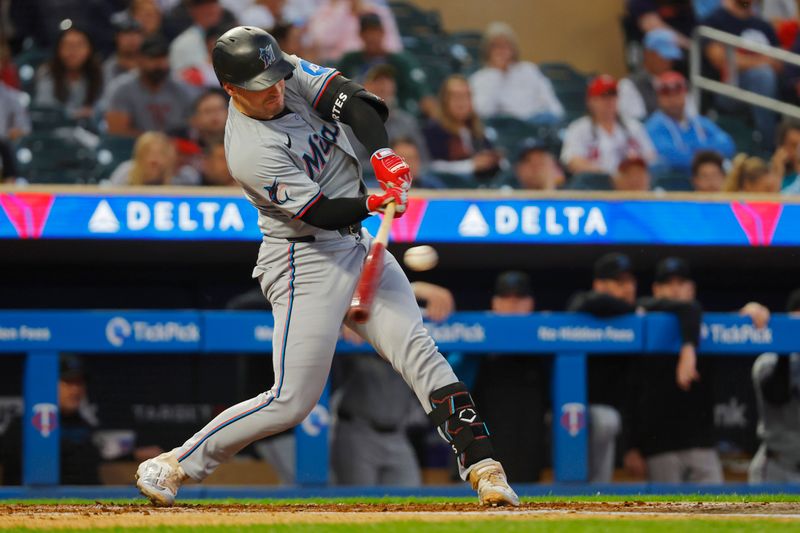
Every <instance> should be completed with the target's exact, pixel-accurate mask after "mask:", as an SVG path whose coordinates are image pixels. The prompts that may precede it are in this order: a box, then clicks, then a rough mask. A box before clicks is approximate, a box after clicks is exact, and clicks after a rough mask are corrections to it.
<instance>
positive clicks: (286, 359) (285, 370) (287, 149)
mask: <svg viewBox="0 0 800 533" xmlns="http://www.w3.org/2000/svg"><path fill="white" fill-rule="evenodd" d="M290 59H291V61H292V62H293V63H294V64H295V69H294V72H293V76H292V77H291V78H290V79H289V80H287V81H286V90H285V102H286V107H287V108H288V109H289V110H290V111H291V112H290V113H288V114H286V115H284V116H281V117H279V118H277V119H274V120H268V121H259V120H255V119H252V118H250V117H247V116H245V115H244V114H242V113H240V112H239V111H238V110H237V109H236V108H235V106H232V107H231V108H230V113H229V115H228V123H227V126H226V135H225V152H226V155H227V157H228V165H229V167H230V169H231V173H232V174H233V176H234V178H236V180H237V181H238V182H239V183H240V184H241V185H242V187H243V189H244V192H245V195H246V196H247V198H248V199H249V200H250V202H251V203H252V204H253V206H255V208H256V209H258V213H259V225H260V227H261V231H262V233H263V234H264V238H263V241H262V244H261V249H260V252H259V258H258V264H257V266H256V269H255V272H254V276H255V277H257V278H258V280H259V282H260V284H261V288H262V290H263V292H264V295H265V296H266V298H267V300H269V302H270V304H271V305H272V313H273V316H274V317H275V328H274V336H273V339H272V353H273V366H274V369H275V383H274V385H273V386H272V388H271V389H270V390H268V391H266V392H264V393H262V394H259V395H258V396H256V397H255V398H251V399H249V400H245V401H243V402H242V403H240V404H238V405H235V406H233V407H231V408H229V409H227V410H225V411H223V412H222V413H221V414H219V415H218V416H217V417H216V418H215V419H214V420H212V421H211V422H209V423H208V425H206V427H204V428H203V429H202V430H200V431H199V432H198V433H197V434H195V435H194V436H193V437H191V438H190V439H189V440H187V441H186V442H185V443H184V444H183V445H182V446H180V447H179V448H176V449H175V450H174V451H173V453H174V454H175V455H176V457H177V458H178V461H179V462H180V464H181V466H182V467H183V470H184V472H186V474H187V475H188V476H189V477H191V478H193V479H195V480H201V479H203V478H205V477H206V476H208V475H209V474H210V473H211V472H213V471H214V469H215V468H216V467H217V466H219V464H220V463H222V462H224V461H226V460H228V459H230V458H231V457H232V456H233V455H234V454H235V453H236V452H238V451H239V450H240V449H242V448H243V447H245V446H247V445H248V444H250V443H251V442H253V441H255V440H258V439H261V438H264V437H267V436H269V435H273V434H276V433H279V432H281V431H284V430H286V429H288V428H290V427H292V426H295V425H297V424H299V423H300V422H302V420H303V419H304V418H305V417H306V416H307V415H308V413H309V412H311V410H312V409H313V408H314V406H315V405H316V403H317V401H318V400H319V396H320V394H321V393H322V390H323V388H324V387H325V383H326V381H327V378H328V373H329V371H330V366H331V361H332V359H333V354H334V350H335V347H336V341H337V340H338V338H339V332H340V329H341V325H342V322H343V320H344V318H345V315H346V313H347V310H348V307H349V304H350V299H351V298H352V295H353V290H354V289H355V286H356V284H357V282H358V278H359V276H360V274H361V269H362V267H363V263H364V258H365V256H366V253H367V250H368V249H369V246H370V244H371V241H372V237H371V236H370V235H369V233H368V232H367V231H366V230H362V232H361V234H360V235H352V234H349V233H345V232H343V233H340V232H338V231H324V230H321V229H319V228H316V227H313V226H310V225H308V224H305V223H304V222H303V221H302V220H300V219H301V217H302V216H303V214H304V213H306V212H307V211H308V209H309V208H310V207H311V206H313V205H314V203H315V202H316V201H317V200H318V199H319V198H320V195H321V194H325V195H326V196H327V197H330V198H340V197H355V196H357V195H358V193H359V189H360V188H361V179H360V167H359V164H358V161H357V159H356V158H355V156H354V155H353V149H352V147H351V146H350V144H349V142H348V141H347V139H346V137H345V135H344V134H343V133H342V129H341V126H340V125H339V124H338V123H336V122H332V121H326V120H324V119H322V118H321V117H320V116H319V115H318V114H317V113H316V111H315V110H314V106H315V104H316V103H318V102H319V99H320V96H321V94H322V93H323V91H324V90H325V87H326V86H327V85H328V84H329V83H330V81H331V80H332V79H333V78H334V77H335V76H336V75H337V72H336V71H334V70H332V69H327V68H322V67H319V66H317V65H313V64H311V63H308V62H306V61H303V60H301V59H299V58H296V57H293V56H290ZM299 236H314V240H313V242H309V241H310V240H304V241H302V242H292V241H288V240H287V239H291V238H294V237H299ZM385 257H386V259H385V265H384V271H383V274H382V276H381V279H380V282H379V286H378V289H377V291H376V293H375V300H374V303H373V307H372V316H371V318H370V320H369V321H367V323H366V324H349V326H350V327H351V328H352V329H353V330H354V331H356V333H358V334H359V335H361V337H363V338H364V339H365V340H366V341H367V342H369V343H370V344H371V345H372V346H373V347H374V348H375V350H376V351H377V352H378V353H379V354H380V355H381V356H382V357H383V358H384V359H386V360H387V361H389V362H390V363H391V364H392V367H393V368H394V369H395V370H396V371H397V372H399V373H400V375H401V376H402V377H403V379H404V380H405V381H406V383H407V384H408V385H409V386H410V387H411V388H412V389H413V391H414V393H415V394H416V396H417V399H418V400H419V401H420V402H421V403H422V405H423V407H424V408H425V411H426V412H430V411H431V409H432V405H431V403H430V394H431V393H432V392H433V391H435V390H438V389H440V388H442V387H445V386H447V385H450V384H452V383H455V382H456V381H458V379H457V378H456V375H455V374H454V373H453V370H452V369H451V368H450V366H449V365H448V364H447V361H446V360H445V359H444V357H442V355H441V354H440V353H439V352H438V350H437V348H436V345H435V343H434V341H433V339H432V338H431V337H430V335H429V334H428V332H427V331H426V330H425V328H424V327H423V325H422V316H421V314H420V310H419V307H418V306H417V302H416V298H415V297H414V294H413V291H412V290H411V285H410V284H409V282H408V279H407V278H406V277H405V274H404V273H403V271H402V269H401V268H400V266H399V265H398V263H397V261H396V260H395V258H394V257H392V255H391V254H389V253H387V254H386V256H385ZM468 473H469V469H462V476H464V478H465V479H466V476H467V475H468Z"/></svg>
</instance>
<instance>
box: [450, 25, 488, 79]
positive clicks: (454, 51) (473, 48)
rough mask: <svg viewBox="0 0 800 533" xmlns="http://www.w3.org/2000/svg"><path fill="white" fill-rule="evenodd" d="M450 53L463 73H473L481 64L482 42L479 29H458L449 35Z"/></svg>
mask: <svg viewBox="0 0 800 533" xmlns="http://www.w3.org/2000/svg"><path fill="white" fill-rule="evenodd" d="M448 40H449V41H450V55H451V56H452V57H453V58H455V59H456V60H457V61H458V63H459V71H460V72H461V73H462V74H472V73H473V72H475V71H476V70H478V69H479V68H480V66H481V42H482V40H483V34H482V33H481V32H478V31H457V32H453V33H451V34H449V35H448Z"/></svg>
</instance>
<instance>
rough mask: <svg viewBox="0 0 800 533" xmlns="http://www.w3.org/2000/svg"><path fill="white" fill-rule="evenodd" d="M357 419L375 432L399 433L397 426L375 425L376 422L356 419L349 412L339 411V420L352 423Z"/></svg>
mask: <svg viewBox="0 0 800 533" xmlns="http://www.w3.org/2000/svg"><path fill="white" fill-rule="evenodd" d="M356 418H358V420H361V421H362V422H364V423H366V424H367V425H368V426H369V427H371V428H372V429H373V430H374V431H376V432H378V433H396V432H397V431H398V427H397V426H384V425H381V424H375V423H374V422H370V421H369V420H367V419H365V418H361V417H355V416H353V415H351V414H350V413H348V412H347V411H339V420H344V421H345V422H352V421H354V420H356Z"/></svg>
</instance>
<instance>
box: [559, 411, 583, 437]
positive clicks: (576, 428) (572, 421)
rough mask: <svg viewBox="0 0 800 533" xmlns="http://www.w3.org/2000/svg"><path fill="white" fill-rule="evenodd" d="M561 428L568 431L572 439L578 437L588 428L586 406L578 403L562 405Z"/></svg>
mask: <svg viewBox="0 0 800 533" xmlns="http://www.w3.org/2000/svg"><path fill="white" fill-rule="evenodd" d="M561 427H563V428H564V429H566V430H567V433H569V436H570V437H575V436H577V435H578V433H580V432H581V430H582V429H583V428H585V427H586V406H585V405H584V404H582V403H577V402H569V403H565V404H564V405H562V406H561Z"/></svg>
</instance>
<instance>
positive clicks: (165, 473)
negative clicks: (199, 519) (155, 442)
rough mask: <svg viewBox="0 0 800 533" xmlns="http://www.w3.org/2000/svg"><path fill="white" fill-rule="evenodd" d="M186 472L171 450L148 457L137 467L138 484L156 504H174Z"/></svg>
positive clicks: (140, 489)
mask: <svg viewBox="0 0 800 533" xmlns="http://www.w3.org/2000/svg"><path fill="white" fill-rule="evenodd" d="M186 477H187V476H186V474H185V473H184V471H183V468H181V465H179V464H178V460H177V459H176V458H175V456H174V455H172V453H171V452H165V453H162V454H161V455H159V456H158V457H153V458H152V459H148V460H147V461H145V462H143V463H142V464H140V465H139V468H137V469H136V486H137V487H138V488H139V492H141V493H142V495H143V496H145V497H146V498H148V499H149V500H150V501H151V502H153V504H155V505H166V506H169V505H172V504H173V503H175V496H177V495H178V489H179V488H180V487H181V483H183V481H184V480H185V479H186Z"/></svg>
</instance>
